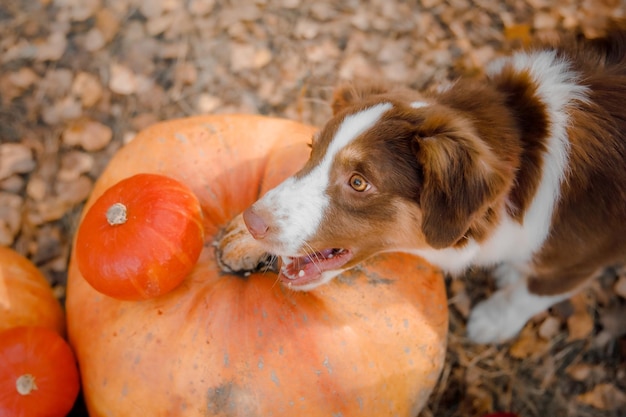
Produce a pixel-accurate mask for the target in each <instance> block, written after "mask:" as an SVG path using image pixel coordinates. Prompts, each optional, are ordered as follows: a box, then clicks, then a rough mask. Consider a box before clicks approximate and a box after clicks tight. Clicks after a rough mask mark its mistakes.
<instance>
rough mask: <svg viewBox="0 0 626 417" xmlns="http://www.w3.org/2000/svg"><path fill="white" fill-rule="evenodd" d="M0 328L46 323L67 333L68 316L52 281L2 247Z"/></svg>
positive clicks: (28, 262) (43, 324)
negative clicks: (57, 296) (54, 290)
mask: <svg viewBox="0 0 626 417" xmlns="http://www.w3.org/2000/svg"><path fill="white" fill-rule="evenodd" d="M0 317H1V318H2V319H1V320H0V331H2V330H6V329H9V328H11V327H17V326H43V327H47V328H49V329H52V330H54V331H56V332H58V333H59V334H61V335H63V334H64V333H65V315H64V313H63V309H62V307H61V304H60V303H59V301H58V300H57V299H56V298H55V297H54V294H53V292H52V288H51V287H50V284H49V283H48V281H47V280H46V278H45V277H44V276H43V274H42V273H41V272H40V271H39V269H37V267H36V266H35V265H33V263H32V262H31V261H29V260H28V259H27V258H25V257H24V256H22V255H20V254H19V253H17V252H16V251H14V250H13V249H10V248H7V247H4V246H0Z"/></svg>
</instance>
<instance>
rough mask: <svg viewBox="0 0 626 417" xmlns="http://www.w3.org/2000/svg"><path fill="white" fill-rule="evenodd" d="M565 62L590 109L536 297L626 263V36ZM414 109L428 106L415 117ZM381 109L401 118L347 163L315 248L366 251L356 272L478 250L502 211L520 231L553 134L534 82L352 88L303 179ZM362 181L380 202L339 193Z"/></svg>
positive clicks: (515, 76)
mask: <svg viewBox="0 0 626 417" xmlns="http://www.w3.org/2000/svg"><path fill="white" fill-rule="evenodd" d="M560 54H561V55H562V56H563V57H564V58H566V59H568V60H571V61H572V62H573V67H574V69H575V70H576V71H578V72H580V73H581V74H582V78H581V80H580V82H581V83H582V84H584V85H586V86H588V88H589V90H590V94H589V99H590V100H589V103H578V102H577V103H572V105H571V107H570V109H569V111H570V126H569V128H568V134H569V140H570V141H571V155H570V161H569V172H568V174H567V177H566V179H565V181H564V183H563V184H562V192H561V198H560V200H559V202H558V203H557V206H556V208H555V213H554V217H553V220H552V228H551V231H550V235H549V237H548V239H547V241H546V242H545V244H544V246H543V248H542V249H541V250H540V252H539V253H537V255H536V257H535V259H534V265H533V268H534V271H535V274H534V275H533V276H531V277H529V278H530V280H529V288H530V290H531V292H535V293H539V294H556V293H561V292H565V291H569V290H572V289H573V288H575V287H577V286H579V285H580V284H581V283H582V282H584V281H585V280H586V279H588V278H589V277H591V276H594V275H596V274H597V272H598V271H599V270H601V269H602V268H603V267H606V266H609V265H613V264H616V263H619V262H623V261H624V260H625V259H626V238H625V236H626V172H625V168H626V138H625V136H624V135H625V132H626V35H624V33H623V32H620V31H615V32H613V33H612V34H610V35H609V37H608V38H606V39H599V40H594V41H593V42H584V41H581V40H580V39H577V40H570V41H568V42H566V47H565V48H564V49H563V50H562V51H561V52H560ZM414 100H425V101H427V102H429V104H430V105H429V106H427V107H420V108H412V107H410V102H411V101H414ZM383 101H385V102H390V103H392V104H393V106H394V107H393V109H392V110H391V111H389V112H388V113H387V114H385V116H384V118H383V120H381V121H380V122H379V123H378V124H377V125H376V126H375V127H374V128H372V129H371V130H370V131H368V132H366V133H365V134H363V135H362V137H360V138H359V139H358V140H356V141H355V142H354V143H352V144H350V145H349V146H348V147H347V148H346V149H344V150H343V151H342V152H341V153H340V155H339V156H338V161H339V163H338V166H339V167H342V168H340V169H339V170H338V171H337V172H336V173H335V174H334V175H335V177H334V178H332V181H331V186H330V188H329V194H331V196H332V200H333V201H334V202H337V206H335V207H332V208H331V212H330V213H328V218H332V219H333V222H332V223H331V222H323V223H324V224H322V225H321V229H320V230H319V233H318V236H317V237H316V238H315V239H316V240H314V241H313V242H311V244H312V245H313V246H314V247H327V246H328V245H329V244H331V245H332V246H333V247H341V245H345V246H346V247H349V246H351V245H353V244H354V242H355V241H358V242H359V245H362V246H363V248H362V252H361V254H360V255H359V256H358V257H356V258H355V259H354V260H353V262H352V263H358V262H360V261H361V260H362V259H363V258H366V257H368V256H369V255H371V254H373V253H375V252H378V251H381V250H386V249H389V248H394V247H395V248H410V247H418V248H419V247H428V246H430V247H433V248H444V247H449V246H458V247H460V246H463V245H464V244H465V242H466V238H468V237H472V238H474V239H475V240H477V241H478V242H481V241H483V240H484V239H485V238H487V237H488V236H489V234H490V232H491V230H492V229H493V228H494V226H495V225H497V223H498V222H499V220H500V219H499V216H498V213H499V212H500V209H501V208H502V207H503V205H506V210H507V212H508V213H509V214H510V215H511V217H512V218H513V219H515V220H516V221H518V222H522V220H523V216H524V213H525V212H526V210H527V209H528V206H529V204H530V202H531V201H532V199H533V198H534V195H535V193H536V191H537V187H538V185H539V180H540V174H541V172H542V170H543V169H547V168H546V167H544V166H542V163H541V160H542V159H541V155H542V153H543V152H545V150H546V139H547V135H548V134H549V127H550V123H551V120H550V117H549V113H548V111H547V109H546V107H545V105H544V104H543V103H542V101H541V100H540V98H539V97H538V96H537V91H536V86H535V84H534V81H533V80H532V79H531V77H530V76H529V74H526V73H520V72H516V71H514V70H513V69H512V68H510V67H504V68H503V70H502V71H501V72H500V73H499V74H497V75H495V76H492V77H491V79H490V80H487V81H485V80H482V81H477V80H461V81H458V82H457V83H456V84H454V85H453V86H452V87H451V88H449V89H446V90H444V91H443V92H438V93H437V92H432V93H429V94H426V95H424V96H420V95H418V94H417V93H411V92H408V91H407V90H397V89H396V90H394V89H388V88H385V87H383V86H381V85H369V86H364V87H360V86H354V85H351V86H343V87H341V88H339V89H338V90H337V92H336V93H335V97H334V102H333V110H334V112H335V117H334V118H333V119H332V120H331V121H330V122H329V124H328V125H327V126H326V127H325V128H324V129H323V130H322V132H321V134H320V137H319V138H318V140H317V141H316V143H315V144H314V146H313V152H312V158H311V161H309V164H308V165H307V167H308V168H307V167H305V169H303V171H302V172H301V173H300V174H299V175H304V174H305V173H306V172H308V170H310V168H311V167H313V166H315V164H317V163H318V162H319V159H320V158H321V157H322V156H323V154H324V151H325V149H326V147H327V146H328V143H329V142H330V140H331V138H332V137H333V135H334V133H335V132H336V129H337V127H338V126H339V124H340V123H341V121H342V120H343V117H344V116H345V115H346V114H348V113H355V112H358V111H360V110H362V109H365V108H367V107H369V106H371V105H372V104H375V103H379V102H383ZM355 170H356V171H359V172H361V173H363V174H364V176H365V177H366V178H369V179H370V180H371V182H372V183H373V184H376V186H377V189H376V192H373V193H370V194H369V195H368V196H363V195H352V194H350V192H347V191H346V189H345V187H342V186H340V184H345V182H346V179H347V176H349V175H350V173H351V172H353V171H355ZM355 219H357V220H355ZM358 219H362V220H358ZM390 229H391V230H390Z"/></svg>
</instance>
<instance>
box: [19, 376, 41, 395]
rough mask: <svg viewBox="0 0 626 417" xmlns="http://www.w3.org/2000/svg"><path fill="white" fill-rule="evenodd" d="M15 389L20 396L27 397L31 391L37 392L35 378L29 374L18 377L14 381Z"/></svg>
mask: <svg viewBox="0 0 626 417" xmlns="http://www.w3.org/2000/svg"><path fill="white" fill-rule="evenodd" d="M15 389H17V392H18V393H19V394H20V395H28V394H30V393H31V392H32V391H35V390H37V384H35V377H34V376H32V375H31V374H24V375H20V377H19V378H17V380H16V381H15Z"/></svg>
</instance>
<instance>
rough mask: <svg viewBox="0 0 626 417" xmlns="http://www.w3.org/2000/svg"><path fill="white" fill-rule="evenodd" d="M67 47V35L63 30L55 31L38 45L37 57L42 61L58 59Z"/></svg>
mask: <svg viewBox="0 0 626 417" xmlns="http://www.w3.org/2000/svg"><path fill="white" fill-rule="evenodd" d="M65 48H67V36H65V34H64V33H62V32H53V33H51V34H50V36H49V37H48V39H46V41H45V42H43V43H42V44H40V45H37V59H38V60H40V61H58V60H59V59H60V58H61V56H62V55H63V53H64V52H65Z"/></svg>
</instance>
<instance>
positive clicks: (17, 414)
mask: <svg viewBox="0 0 626 417" xmlns="http://www.w3.org/2000/svg"><path fill="white" fill-rule="evenodd" d="M79 384H80V381H79V376H78V368H77V367H76V360H75V358H74V354H73V353H72V349H71V348H70V346H69V345H68V344H67V342H66V341H65V340H64V339H63V338H62V337H61V336H60V335H59V334H58V333H57V332H55V331H54V330H50V329H48V328H46V327H38V326H22V327H14V328H12V329H9V330H4V331H3V332H0V416H11V417H64V416H66V415H67V414H68V413H69V411H70V410H71V409H72V406H73V404H74V401H76V397H77V396H78V390H79V388H80V385H79Z"/></svg>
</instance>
